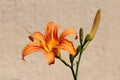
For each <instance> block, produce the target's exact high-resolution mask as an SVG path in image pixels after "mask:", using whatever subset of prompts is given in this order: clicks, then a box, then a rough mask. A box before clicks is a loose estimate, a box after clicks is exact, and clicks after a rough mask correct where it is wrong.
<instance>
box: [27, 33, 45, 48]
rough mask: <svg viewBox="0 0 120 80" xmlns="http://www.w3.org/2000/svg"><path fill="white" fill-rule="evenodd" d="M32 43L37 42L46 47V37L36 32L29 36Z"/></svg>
mask: <svg viewBox="0 0 120 80" xmlns="http://www.w3.org/2000/svg"><path fill="white" fill-rule="evenodd" d="M29 39H30V40H31V41H34V40H37V41H38V43H40V45H42V46H45V37H44V35H43V34H42V33H40V32H35V33H33V34H31V35H30V36H29Z"/></svg>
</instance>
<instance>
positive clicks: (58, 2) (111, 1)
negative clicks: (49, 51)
mask: <svg viewBox="0 0 120 80" xmlns="http://www.w3.org/2000/svg"><path fill="white" fill-rule="evenodd" d="M97 9H101V12H102V18H101V23H100V27H99V29H98V31H97V34H96V36H95V38H94V40H93V41H92V42H91V43H90V45H89V47H88V48H87V50H86V51H85V52H84V53H85V54H83V56H82V60H81V66H80V70H79V80H120V62H119V61H120V51H119V50H120V42H119V41H120V1H119V0H0V80H73V78H72V74H71V72H70V70H69V69H68V68H66V67H65V66H64V65H63V64H62V63H61V62H60V61H59V60H56V63H55V64H54V65H51V66H49V65H48V64H47V62H46V60H45V58H44V56H43V54H42V53H35V54H31V55H29V56H27V57H26V60H27V62H26V63H23V62H22V61H21V50H22V48H23V47H24V46H25V45H26V44H27V43H28V42H29V40H28V38H27V36H28V33H27V32H26V31H25V30H24V28H23V26H25V27H27V28H28V29H29V31H30V32H34V31H41V32H44V25H45V24H46V23H47V22H49V21H54V22H55V23H57V24H59V25H61V28H60V30H59V31H60V32H61V31H62V30H63V29H65V28H69V27H72V28H74V29H76V30H77V31H78V29H79V28H80V27H83V29H84V31H85V34H86V33H88V32H89V31H90V28H91V25H92V22H93V19H94V16H95V14H96V11H97ZM76 45H77V44H76ZM64 53H65V52H63V54H64ZM65 55H66V56H65V57H66V59H67V56H68V55H67V54H66V53H65Z"/></svg>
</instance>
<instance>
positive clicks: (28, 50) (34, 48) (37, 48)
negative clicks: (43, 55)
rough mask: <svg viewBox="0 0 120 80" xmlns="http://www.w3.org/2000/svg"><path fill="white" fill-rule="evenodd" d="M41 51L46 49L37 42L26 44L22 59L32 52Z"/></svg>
mask: <svg viewBox="0 0 120 80" xmlns="http://www.w3.org/2000/svg"><path fill="white" fill-rule="evenodd" d="M39 51H43V52H45V51H44V49H43V48H42V47H41V46H39V45H38V44H37V43H33V42H32V43H30V44H28V45H26V46H25V47H24V48H23V50H22V60H25V59H24V57H25V56H27V55H29V54H31V53H32V52H39Z"/></svg>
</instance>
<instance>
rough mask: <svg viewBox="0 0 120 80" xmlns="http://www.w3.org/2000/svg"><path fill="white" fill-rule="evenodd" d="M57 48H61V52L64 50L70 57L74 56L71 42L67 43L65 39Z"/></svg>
mask: <svg viewBox="0 0 120 80" xmlns="http://www.w3.org/2000/svg"><path fill="white" fill-rule="evenodd" d="M58 48H61V49H63V50H66V51H67V52H69V53H70V54H71V55H72V56H74V55H75V54H76V52H75V48H74V46H73V43H72V42H71V41H68V40H67V39H63V40H62V41H61V42H60V44H59V46H58Z"/></svg>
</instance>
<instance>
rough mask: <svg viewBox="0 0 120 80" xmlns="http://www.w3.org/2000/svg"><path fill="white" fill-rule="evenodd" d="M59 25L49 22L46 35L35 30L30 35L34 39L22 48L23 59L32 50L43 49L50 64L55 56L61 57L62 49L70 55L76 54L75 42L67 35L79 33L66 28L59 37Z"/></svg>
mask: <svg viewBox="0 0 120 80" xmlns="http://www.w3.org/2000/svg"><path fill="white" fill-rule="evenodd" d="M58 28H59V26H58V25H56V24H55V23H53V22H49V23H48V24H47V25H46V28H45V35H43V34H42V33H40V32H35V33H33V34H31V35H30V36H29V39H30V40H31V41H32V42H31V43H29V44H28V45H26V46H25V47H24V48H23V50H22V60H25V59H24V57H25V56H26V55H29V54H31V53H32V52H39V51H42V52H43V53H44V55H45V58H46V60H47V62H48V64H49V65H50V64H53V63H54V61H55V57H61V54H60V49H63V50H66V51H67V52H68V53H69V54H70V55H72V56H74V55H75V54H76V52H75V48H74V46H73V43H72V42H71V41H69V40H67V39H65V37H66V36H68V35H71V34H74V35H76V38H77V34H76V32H75V31H74V30H73V29H66V30H64V31H63V32H62V33H61V34H60V36H59V37H58Z"/></svg>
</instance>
